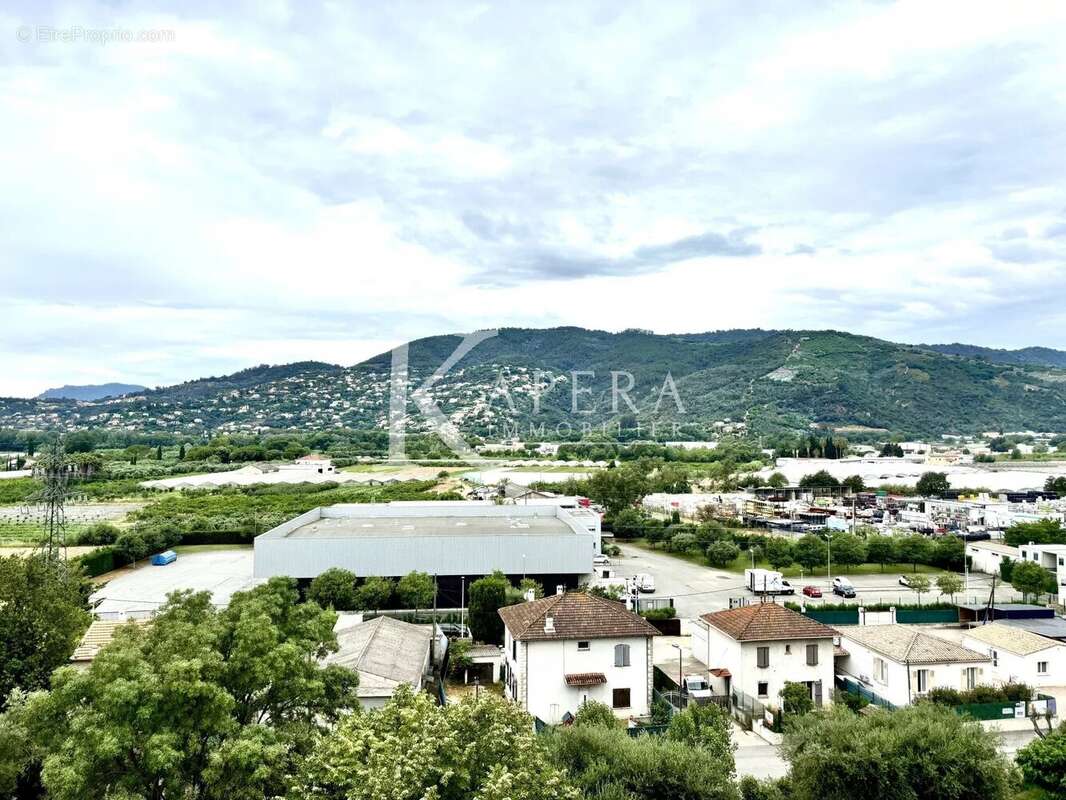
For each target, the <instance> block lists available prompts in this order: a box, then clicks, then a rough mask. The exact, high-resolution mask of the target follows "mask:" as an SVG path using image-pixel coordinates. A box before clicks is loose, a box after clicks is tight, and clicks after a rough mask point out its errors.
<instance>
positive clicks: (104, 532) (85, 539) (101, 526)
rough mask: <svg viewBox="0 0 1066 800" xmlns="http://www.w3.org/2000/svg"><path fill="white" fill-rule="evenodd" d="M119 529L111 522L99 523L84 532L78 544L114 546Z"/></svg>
mask: <svg viewBox="0 0 1066 800" xmlns="http://www.w3.org/2000/svg"><path fill="white" fill-rule="evenodd" d="M118 536H119V529H118V528H116V527H115V526H114V525H112V524H111V523H110V522H98V523H96V524H95V525H91V526H89V527H88V528H86V529H85V530H84V531H82V533H81V535H80V536H79V537H78V544H114V542H115V539H117V538H118Z"/></svg>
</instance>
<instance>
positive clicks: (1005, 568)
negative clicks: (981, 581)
mask: <svg viewBox="0 0 1066 800" xmlns="http://www.w3.org/2000/svg"><path fill="white" fill-rule="evenodd" d="M999 577H1000V578H1001V579H1002V580H1003V582H1004V583H1010V582H1011V578H1012V577H1014V559H1013V558H1011V557H1010V556H1003V560H1002V561H1000V562H999Z"/></svg>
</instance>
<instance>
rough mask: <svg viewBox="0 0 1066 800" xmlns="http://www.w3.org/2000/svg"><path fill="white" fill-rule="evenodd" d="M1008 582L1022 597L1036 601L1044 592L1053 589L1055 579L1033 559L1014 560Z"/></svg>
mask: <svg viewBox="0 0 1066 800" xmlns="http://www.w3.org/2000/svg"><path fill="white" fill-rule="evenodd" d="M1010 583H1011V586H1013V587H1014V588H1015V589H1016V590H1018V591H1019V592H1021V593H1022V596H1023V597H1026V598H1028V597H1031V598H1033V599H1034V600H1036V601H1037V602H1039V601H1040V596H1041V595H1043V594H1044V593H1045V592H1049V591H1054V590H1055V579H1054V578H1053V577H1052V575H1051V573H1050V572H1048V571H1047V570H1046V569H1044V568H1043V567H1042V566H1040V565H1039V564H1037V563H1036V562H1033V561H1018V562H1015V564H1014V565H1013V569H1012V571H1011V581H1010Z"/></svg>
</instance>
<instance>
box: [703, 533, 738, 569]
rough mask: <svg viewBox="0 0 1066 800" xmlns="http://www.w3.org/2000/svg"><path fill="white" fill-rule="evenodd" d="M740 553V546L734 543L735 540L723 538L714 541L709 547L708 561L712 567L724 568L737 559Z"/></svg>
mask: <svg viewBox="0 0 1066 800" xmlns="http://www.w3.org/2000/svg"><path fill="white" fill-rule="evenodd" d="M739 555H740V548H739V547H737V546H736V545H735V544H733V542H730V541H726V540H725V539H723V540H721V541H718V542H714V543H713V544H712V545H711V546H710V547H708V548H707V563H708V564H710V565H711V566H712V567H718V568H719V569H724V568H725V567H728V566H729V565H730V564H732V563H733V562H734V561H736V560H737V556H739Z"/></svg>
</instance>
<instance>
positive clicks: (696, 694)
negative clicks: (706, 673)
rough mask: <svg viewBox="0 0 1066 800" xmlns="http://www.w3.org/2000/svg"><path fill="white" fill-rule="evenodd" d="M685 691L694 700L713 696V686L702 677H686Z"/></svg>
mask: <svg viewBox="0 0 1066 800" xmlns="http://www.w3.org/2000/svg"><path fill="white" fill-rule="evenodd" d="M684 689H685V694H687V695H688V696H689V697H691V698H693V699H699V698H702V697H710V696H711V685H710V684H709V683H707V679H706V678H705V677H703V676H702V675H686V676H685V681H684Z"/></svg>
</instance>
